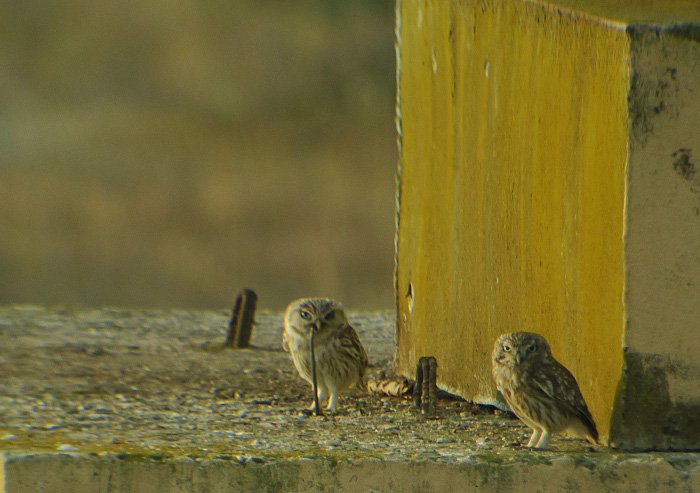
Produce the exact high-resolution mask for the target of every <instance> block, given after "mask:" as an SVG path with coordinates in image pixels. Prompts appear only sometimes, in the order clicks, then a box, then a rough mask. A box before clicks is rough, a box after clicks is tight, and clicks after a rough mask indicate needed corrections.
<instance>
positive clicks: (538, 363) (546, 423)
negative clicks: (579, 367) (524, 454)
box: [491, 332, 598, 449]
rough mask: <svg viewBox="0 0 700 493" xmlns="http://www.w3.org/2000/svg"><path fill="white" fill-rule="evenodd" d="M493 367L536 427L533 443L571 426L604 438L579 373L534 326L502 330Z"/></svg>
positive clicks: (574, 431)
mask: <svg viewBox="0 0 700 493" xmlns="http://www.w3.org/2000/svg"><path fill="white" fill-rule="evenodd" d="M492 357H493V361H492V366H491V371H492V372H493V378H494V380H495V381H496V386H497V387H498V390H500V391H501V394H503V397H504V398H505V400H506V402H507V403H508V405H509V406H510V408H511V409H512V410H513V412H514V413H515V415H516V416H517V417H518V418H520V419H521V420H522V421H523V422H524V423H525V424H526V425H527V426H529V427H530V428H532V430H533V431H532V436H531V437H530V441H529V442H528V443H527V445H526V446H527V447H531V448H536V449H543V448H545V447H546V446H547V442H548V441H549V436H550V434H552V433H560V432H568V434H570V435H573V436H575V437H579V438H588V440H590V441H591V442H592V443H598V430H597V429H596V426H595V422H594V421H593V416H591V413H590V411H589V410H588V406H586V401H584V400H583V396H582V395H581V390H580V389H579V387H578V384H577V383H576V379H575V378H574V376H573V375H572V374H571V372H570V371H569V370H567V369H566V368H565V367H564V366H563V365H562V364H561V363H559V362H558V361H557V360H556V359H554V356H552V351H551V349H550V348H549V344H548V343H547V340H546V339H545V338H544V337H542V336H541V335H539V334H534V333H532V332H513V333H511V334H504V335H502V336H501V337H500V338H499V339H498V340H497V341H496V344H495V346H494V348H493V354H492Z"/></svg>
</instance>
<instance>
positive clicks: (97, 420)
mask: <svg viewBox="0 0 700 493" xmlns="http://www.w3.org/2000/svg"><path fill="white" fill-rule="evenodd" d="M393 319H394V315H393V313H390V312H380V313H352V312H351V313H350V321H351V323H352V324H353V325H354V326H355V327H356V328H357V331H358V334H359V336H360V338H361V339H362V341H363V343H364V344H365V346H366V348H367V351H368V353H369V356H370V362H371V364H372V367H371V369H370V370H371V373H372V374H376V373H378V372H380V371H390V370H391V362H392V354H393V352H394V349H395V343H394V322H393ZM227 321H228V314H227V313H226V312H223V311H222V312H187V311H156V310H128V309H113V308H105V309H94V310H90V309H84V310H72V309H64V308H52V309H46V308H41V307H31V306H18V307H0V465H1V467H0V493H24V492H35V491H51V492H55V493H64V492H65V493H68V492H80V493H91V492H107V491H109V492H111V493H114V492H155V491H158V492H160V491H168V492H170V491H174V492H177V491H207V492H218V491H377V492H380V491H504V490H510V491H525V490H527V491H562V490H568V491H587V492H589V491H635V492H640V491H659V490H666V491H700V468H698V464H700V454H690V453H686V454H671V453H653V454H628V453H624V452H619V451H615V450H613V449H610V448H607V447H596V448H591V447H590V446H589V445H588V444H587V443H586V442H584V441H581V440H569V439H565V438H562V437H554V438H553V439H552V442H551V444H552V450H549V451H543V452H533V451H529V450H526V449H523V448H522V447H521V444H522V443H523V442H524V441H525V440H526V439H527V436H528V435H529V432H528V430H527V429H526V428H525V426H524V425H522V424H521V423H520V422H519V421H518V420H516V419H514V418H513V417H512V416H511V415H509V414H506V413H502V412H500V411H497V410H495V409H493V408H490V407H484V406H476V405H473V404H471V403H468V402H464V401H455V400H447V399H445V400H440V401H439V403H438V419H434V420H426V419H424V418H423V417H422V416H421V415H420V414H418V413H416V412H415V411H413V410H411V409H410V404H411V403H410V400H409V399H400V398H394V397H382V396H379V395H367V394H362V393H359V392H356V393H350V394H349V395H346V396H343V397H342V398H341V401H340V410H339V413H338V414H337V415H336V416H329V417H326V418H315V417H306V416H305V415H303V414H301V413H300V412H299V411H300V409H302V408H304V407H306V406H308V404H309V403H310V402H311V395H310V390H309V388H308V386H307V385H306V383H305V382H303V381H301V379H300V378H299V377H298V376H297V375H296V373H295V371H294V368H293V365H292V363H291V361H290V359H289V356H288V355H287V354H286V353H284V352H283V351H282V350H281V313H276V312H266V311H262V312H259V313H258V314H257V316H256V322H257V324H256V326H255V329H254V331H253V338H252V347H251V348H250V349H247V350H226V349H222V347H221V346H222V344H223V342H224V340H225V332H226V330H225V329H226V324H227Z"/></svg>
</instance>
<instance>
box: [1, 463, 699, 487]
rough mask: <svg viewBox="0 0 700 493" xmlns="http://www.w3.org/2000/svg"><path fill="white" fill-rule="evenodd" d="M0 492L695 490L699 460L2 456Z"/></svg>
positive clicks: (697, 480) (697, 483) (697, 482)
mask: <svg viewBox="0 0 700 493" xmlns="http://www.w3.org/2000/svg"><path fill="white" fill-rule="evenodd" d="M0 460H2V461H3V463H2V464H1V465H4V468H5V482H4V483H0V493H30V492H36V491H51V492H52V493H74V492H81V493H101V492H106V491H109V492H111V493H121V492H123V493H149V492H154V493H155V492H163V491H168V492H190V491H203V492H204V491H206V492H212V493H216V492H229V491H259V492H268V491H269V492H279V491H299V492H301V491H308V492H314V491H374V492H394V491H440V492H450V491H454V492H465V491H479V492H500V491H563V490H566V491H574V492H576V491H580V492H595V491H616V492H634V493H639V492H647V491H648V492H655V491H677V492H692V491H697V490H698V489H700V468H698V467H697V464H698V457H697V456H692V455H689V454H684V455H683V456H681V457H677V458H674V457H668V458H667V459H662V458H658V457H626V458H621V459H619V460H610V459H609V458H608V459H601V460H600V461H592V460H590V459H584V458H578V459H577V458H571V457H565V456H556V457H541V458H539V459H537V458H532V459H531V460H516V461H513V462H510V463H489V462H487V461H483V460H481V459H480V458H477V457H475V458H474V460H469V461H465V462H463V463H460V464H455V463H446V462H444V461H442V462H439V461H435V460H432V461H421V462H406V461H389V460H387V461H382V460H367V459H358V460H355V461H341V462H335V461H330V460H326V459H321V458H319V459H317V460H311V459H299V460H288V461H279V462H272V463H267V464H259V463H251V464H240V463H238V462H231V461H206V462H197V461H193V460H189V459H181V460H169V461H163V462H160V461H152V460H148V459H145V458H141V459H137V460H129V458H124V459H120V458H118V457H116V456H102V457H97V456H92V457H90V456H70V455H51V454H41V455H34V456H32V455H27V456H13V457H2V456H0Z"/></svg>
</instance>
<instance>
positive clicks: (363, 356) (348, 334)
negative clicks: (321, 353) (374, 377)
mask: <svg viewBox="0 0 700 493" xmlns="http://www.w3.org/2000/svg"><path fill="white" fill-rule="evenodd" d="M339 336H340V346H341V347H342V349H343V351H345V352H346V353H348V356H349V357H350V358H352V360H353V361H357V362H358V363H359V377H360V380H362V379H363V378H364V376H365V370H366V369H367V365H368V364H369V359H368V358H367V353H366V352H365V348H364V347H362V343H361V342H360V338H359V337H358V336H357V332H355V329H353V328H352V325H345V326H343V327H342V328H341V329H340V334H339Z"/></svg>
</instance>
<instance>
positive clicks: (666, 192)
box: [396, 0, 700, 449]
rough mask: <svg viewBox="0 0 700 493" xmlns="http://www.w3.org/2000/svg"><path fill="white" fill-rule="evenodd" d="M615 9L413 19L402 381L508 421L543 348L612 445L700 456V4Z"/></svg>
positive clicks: (403, 54) (450, 9)
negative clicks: (504, 355)
mask: <svg viewBox="0 0 700 493" xmlns="http://www.w3.org/2000/svg"><path fill="white" fill-rule="evenodd" d="M609 3H613V2H612V1H610V0H560V1H559V2H557V3H556V4H555V3H553V2H546V1H535V0H532V1H530V0H527V1H526V0H462V1H459V0H400V1H398V2H397V12H396V18H397V24H396V29H397V65H398V67H397V72H398V105H397V127H398V130H399V147H400V164H399V184H398V211H397V238H396V248H397V254H396V255H397V257H396V262H397V266H396V289H397V305H398V328H397V332H398V344H399V347H398V363H399V369H400V370H401V371H402V372H404V373H406V374H410V373H412V371H414V368H415V364H416V362H417V359H418V358H419V357H420V356H423V355H433V356H436V357H437V359H438V363H439V365H440V370H439V376H440V377H439V378H440V381H439V383H440V385H441V386H442V387H443V388H445V389H448V390H451V391H453V392H456V393H458V394H460V395H463V396H464V397H467V398H469V399H473V400H476V401H478V402H485V403H489V402H494V399H495V397H496V391H495V387H494V385H493V383H492V380H491V374H490V351H491V348H492V345H493V342H494V341H495V339H496V338H497V336H498V335H499V334H501V333H503V332H510V331H516V330H527V331H533V332H539V333H541V334H543V335H544V336H545V337H547V339H548V340H549V341H550V343H551V345H552V349H553V352H554V354H555V356H556V357H557V358H558V359H559V360H560V361H561V362H562V363H564V364H565V365H566V366H567V367H568V368H569V369H570V370H571V371H572V372H573V373H574V375H575V376H576V378H577V380H578V382H579V385H580V386H581V389H582V392H583V394H584V396H585V398H586V400H587V402H588V404H589V407H590V408H591V411H592V413H593V415H594V417H595V419H596V422H597V423H598V427H599V430H600V432H601V435H602V436H603V438H604V439H606V440H609V441H610V442H611V443H613V444H614V445H618V446H621V447H624V448H630V449H635V448H650V447H653V448H661V449H667V448H700V173H697V176H696V171H697V167H696V164H695V163H696V162H698V159H700V2H698V1H697V0H678V1H675V0H668V1H667V2H657V1H654V0H624V1H618V2H615V5H614V6H610V5H608V4H609ZM662 4H663V5H662ZM678 23H683V24H681V25H679V24H678ZM693 149H695V151H693ZM694 153H695V154H694ZM698 165H699V166H700V162H698Z"/></svg>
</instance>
